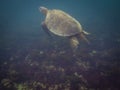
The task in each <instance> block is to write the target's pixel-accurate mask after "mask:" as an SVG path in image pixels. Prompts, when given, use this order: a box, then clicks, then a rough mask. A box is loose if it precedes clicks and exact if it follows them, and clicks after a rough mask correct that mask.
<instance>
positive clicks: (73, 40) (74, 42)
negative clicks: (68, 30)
mask: <svg viewBox="0 0 120 90" xmlns="http://www.w3.org/2000/svg"><path fill="white" fill-rule="evenodd" d="M70 45H71V47H72V49H73V50H76V49H77V48H78V45H79V41H78V39H77V38H76V37H71V38H70Z"/></svg>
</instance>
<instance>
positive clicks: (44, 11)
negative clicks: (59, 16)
mask: <svg viewBox="0 0 120 90" xmlns="http://www.w3.org/2000/svg"><path fill="white" fill-rule="evenodd" d="M39 10H40V12H42V13H43V14H45V15H46V14H47V12H48V9H47V8H45V7H40V8H39Z"/></svg>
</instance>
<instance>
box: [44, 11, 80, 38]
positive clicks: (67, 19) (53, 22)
mask: <svg viewBox="0 0 120 90" xmlns="http://www.w3.org/2000/svg"><path fill="white" fill-rule="evenodd" d="M45 24H46V26H47V28H48V29H49V30H50V31H51V32H52V33H54V34H56V35H59V36H73V35H76V34H79V33H80V32H82V27H81V25H80V23H79V22H78V21H77V20H76V19H74V18H73V17H71V16H70V15H68V14H67V13H65V12H63V11H61V10H55V9H54V10H49V11H48V13H47V15H46V19H45Z"/></svg>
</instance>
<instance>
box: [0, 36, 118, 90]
mask: <svg viewBox="0 0 120 90" xmlns="http://www.w3.org/2000/svg"><path fill="white" fill-rule="evenodd" d="M47 39H48V38H47ZM47 39H44V40H43V39H41V41H39V40H36V39H34V40H33V41H34V42H33V41H32V40H26V41H21V42H19V43H18V40H16V41H13V42H10V43H9V42H8V43H9V45H8V44H7V45H6V46H4V45H3V47H1V48H0V49H1V53H0V58H1V61H0V81H1V82H0V90H120V86H119V85H120V61H119V60H120V50H119V49H120V40H116V39H113V40H112V39H109V40H103V39H94V38H90V42H91V43H90V44H89V45H87V44H86V43H84V42H80V46H79V48H78V49H77V50H76V52H72V50H71V49H70V47H69V43H68V42H66V40H63V39H62V40H63V42H62V40H59V39H58V40H50V39H48V40H47ZM55 41H56V42H55ZM61 42H62V43H61Z"/></svg>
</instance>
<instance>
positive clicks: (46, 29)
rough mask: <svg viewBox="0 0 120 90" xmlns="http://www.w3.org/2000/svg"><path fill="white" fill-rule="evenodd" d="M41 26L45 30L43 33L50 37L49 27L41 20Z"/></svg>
mask: <svg viewBox="0 0 120 90" xmlns="http://www.w3.org/2000/svg"><path fill="white" fill-rule="evenodd" d="M41 26H42V29H43V30H44V31H45V33H47V35H48V36H50V37H52V36H51V34H50V31H49V29H48V28H47V26H46V24H45V22H42V24H41Z"/></svg>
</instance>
